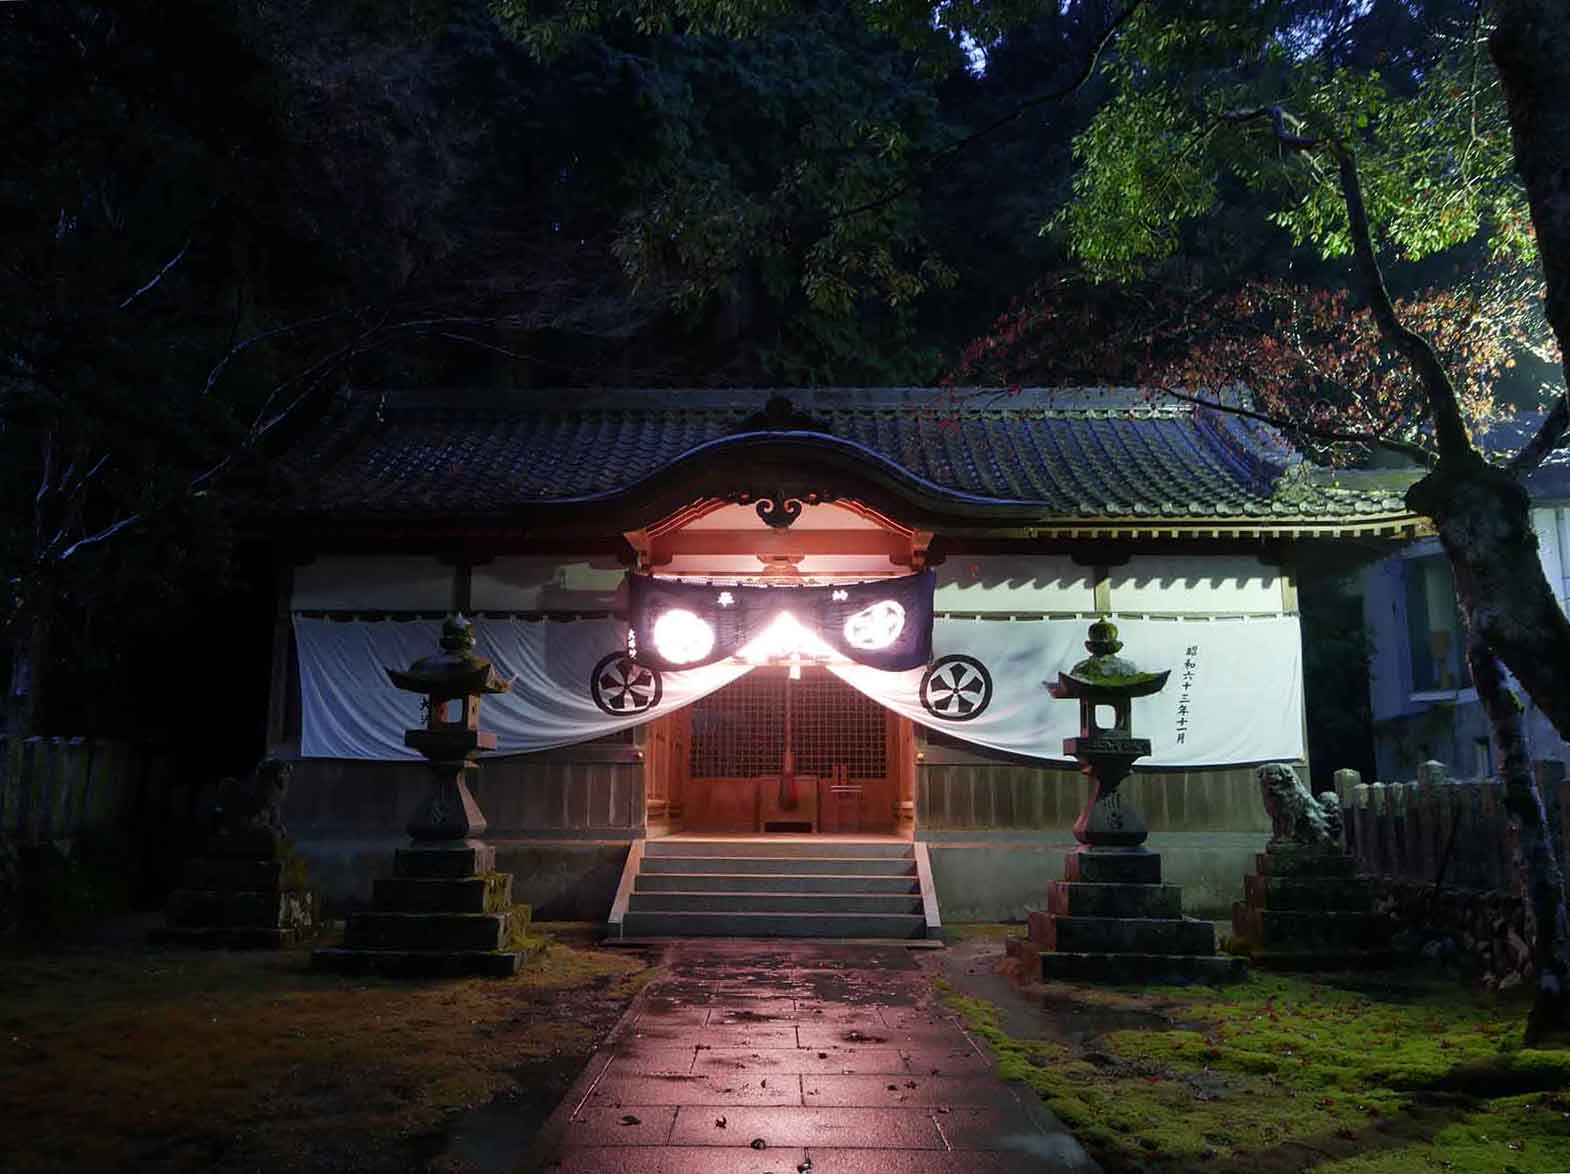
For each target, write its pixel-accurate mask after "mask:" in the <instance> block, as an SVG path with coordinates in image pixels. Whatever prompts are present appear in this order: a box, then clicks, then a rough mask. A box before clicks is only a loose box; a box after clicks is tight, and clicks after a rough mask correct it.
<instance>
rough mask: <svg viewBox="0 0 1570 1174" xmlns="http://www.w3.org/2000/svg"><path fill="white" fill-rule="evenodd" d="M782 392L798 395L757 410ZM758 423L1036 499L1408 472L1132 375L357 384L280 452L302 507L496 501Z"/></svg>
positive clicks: (1378, 507)
mask: <svg viewBox="0 0 1570 1174" xmlns="http://www.w3.org/2000/svg"><path fill="white" fill-rule="evenodd" d="M780 396H784V397H787V398H788V399H789V401H790V407H791V408H792V409H793V410H794V413H795V415H793V416H781V415H778V414H776V415H773V416H766V415H764V414H763V409H764V407H765V404H766V403H767V402H768V401H769V400H770V399H771V398H776V399H777V397H780ZM779 406H780V405H779V404H778V403H777V402H776V404H775V407H776V408H777V407H779ZM768 440H776V441H782V442H789V443H799V444H803V445H809V446H816V447H819V448H827V449H833V450H839V451H841V452H843V453H846V454H850V455H851V456H853V457H854V458H855V459H856V461H857V462H859V463H864V464H865V465H866V466H867V467H869V468H876V469H878V470H879V471H880V473H881V474H882V475H884V476H885V477H886V478H891V479H892V480H893V481H895V482H896V483H898V482H904V483H906V484H908V485H911V486H914V487H917V488H919V489H920V490H921V492H923V493H924V494H926V495H927V497H928V498H929V499H931V498H934V497H935V498H939V499H946V500H952V501H954V502H958V503H963V504H965V505H966V506H969V507H978V506H979V507H983V508H984V507H985V506H987V505H989V504H995V505H997V506H1000V507H1005V506H1006V507H1011V508H1014V509H1015V510H1016V511H1017V509H1018V508H1019V507H1030V508H1031V512H1032V513H1033V514H1037V515H1039V516H1040V517H1042V518H1044V519H1046V518H1057V519H1096V518H1108V519H1113V518H1116V519H1129V520H1132V519H1161V518H1201V519H1217V520H1219V519H1224V518H1231V519H1239V520H1254V519H1268V518H1283V517H1289V516H1290V517H1295V518H1310V519H1324V520H1326V521H1334V520H1337V519H1345V520H1353V521H1355V520H1360V519H1369V518H1373V517H1376V516H1380V515H1384V516H1391V515H1402V514H1404V507H1403V506H1402V503H1401V492H1402V489H1403V488H1404V483H1403V484H1395V483H1394V482H1392V481H1391V480H1390V478H1389V477H1385V478H1376V479H1368V478H1363V477H1360V476H1359V475H1357V474H1349V473H1340V474H1336V475H1334V476H1331V475H1328V474H1327V473H1326V472H1325V471H1324V470H1316V469H1312V468H1311V467H1310V466H1308V465H1307V464H1306V463H1305V462H1304V461H1303V459H1302V457H1301V456H1300V455H1299V454H1298V453H1297V452H1296V451H1295V450H1294V449H1293V448H1292V447H1291V445H1290V444H1288V443H1287V441H1286V440H1285V438H1284V437H1283V436H1282V435H1281V434H1280V433H1279V432H1277V431H1276V430H1275V429H1273V428H1271V427H1269V426H1268V425H1265V424H1261V423H1258V422H1256V421H1253V420H1250V419H1246V418H1243V417H1240V416H1238V415H1235V414H1231V413H1222V412H1218V411H1215V410H1207V409H1196V408H1195V407H1193V406H1192V405H1190V404H1187V403H1183V402H1177V401H1170V400H1169V401H1168V402H1166V403H1158V402H1152V401H1150V400H1147V398H1146V397H1145V396H1144V395H1142V394H1141V393H1140V392H1138V391H1135V390H1131V389H1107V388H1102V389H1069V390H1064V389H1025V390H1024V391H1021V392H1018V393H1015V394H1006V393H1000V392H997V391H993V390H986V391H976V392H973V393H972V392H960V393H948V392H944V393H940V392H937V391H934V390H932V389H927V388H909V389H907V388H892V389H888V388H886V389H862V388H815V389H772V390H757V391H748V390H733V391H647V392H636V391H618V392H595V391H561V392H554V393H542V392H535V391H531V392H494V391H492V392H473V391H461V392H420V393H393V392H387V393H380V392H365V391H361V392H358V393H356V394H355V395H354V396H353V397H352V398H351V399H350V401H349V402H348V403H347V404H346V405H345V406H343V407H342V409H341V410H340V411H339V412H338V413H337V414H336V416H335V418H334V419H333V421H331V422H330V424H329V425H328V426H327V427H325V428H324V429H323V430H322V431H320V432H318V433H317V434H316V435H314V436H312V437H309V438H307V440H306V441H305V442H304V443H303V444H301V445H299V446H297V447H296V448H295V449H294V450H293V451H292V452H291V453H290V454H289V455H288V457H287V458H286V461H285V463H286V465H288V466H289V467H290V468H292V470H293V472H294V476H295V479H296V480H297V482H298V483H299V486H300V496H299V498H298V499H297V501H296V508H298V509H301V510H304V511H309V512H322V513H327V514H334V515H357V516H380V517H390V516H407V517H416V516H418V517H427V518H429V517H434V516H438V515H444V514H445V515H453V514H466V515H469V516H476V515H491V516H501V515H504V514H506V513H507V512H508V511H509V510H515V509H518V508H520V507H524V506H529V505H536V504H540V503H557V504H567V503H570V502H573V501H601V500H606V499H609V498H614V497H616V496H618V495H621V494H625V493H628V492H629V491H635V490H636V488H637V486H638V485H639V484H640V483H641V482H644V481H646V480H648V479H651V478H655V477H657V476H658V475H659V474H660V472H661V470H662V469H665V468H666V467H668V466H670V465H672V464H673V463H675V462H677V461H679V460H693V459H699V460H706V459H709V458H710V457H712V458H716V459H717V458H719V457H721V456H722V455H723V454H724V453H725V452H726V451H727V450H728V449H730V448H731V446H734V445H738V444H742V443H754V444H755V443H758V442H760V441H768ZM1408 479H1410V478H1408Z"/></svg>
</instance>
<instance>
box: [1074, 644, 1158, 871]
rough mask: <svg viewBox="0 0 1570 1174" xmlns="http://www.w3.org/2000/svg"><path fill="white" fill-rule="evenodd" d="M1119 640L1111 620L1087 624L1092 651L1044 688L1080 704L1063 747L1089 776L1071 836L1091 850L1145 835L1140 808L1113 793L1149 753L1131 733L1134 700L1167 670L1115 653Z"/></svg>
mask: <svg viewBox="0 0 1570 1174" xmlns="http://www.w3.org/2000/svg"><path fill="white" fill-rule="evenodd" d="M1122 647H1123V642H1122V641H1121V640H1119V639H1118V630H1117V626H1116V625H1115V624H1112V623H1109V622H1108V621H1106V620H1098V621H1097V622H1096V623H1094V624H1091V625H1090V639H1089V640H1087V641H1085V650H1086V651H1087V652H1089V653H1090V654H1091V655H1090V656H1088V657H1087V658H1086V659H1084V660H1082V661H1080V662H1079V663H1078V664H1076V665H1075V666H1074V667H1073V668H1071V669H1069V671H1068V672H1066V673H1059V674H1058V679H1057V683H1056V684H1051V685H1048V686H1047V692H1049V693H1051V694H1052V696H1054V697H1056V698H1058V699H1059V700H1065V699H1068V698H1074V699H1076V700H1077V701H1078V702H1079V736H1078V737H1076V738H1065V739H1063V750H1064V752H1065V753H1067V754H1069V755H1070V756H1071V757H1072V758H1073V759H1074V760H1075V761H1076V762H1078V763H1079V769H1080V773H1082V774H1083V775H1084V776H1085V777H1086V778H1087V779H1089V780H1090V796H1089V798H1088V799H1087V800H1086V802H1085V809H1084V811H1082V812H1080V816H1079V819H1078V821H1077V822H1076V823H1075V824H1074V838H1075V839H1076V840H1078V841H1079V842H1080V843H1081V844H1084V845H1086V846H1087V847H1090V848H1093V849H1094V848H1138V847H1139V846H1140V845H1141V844H1143V843H1144V842H1145V837H1146V835H1147V834H1148V833H1147V831H1146V829H1145V821H1144V820H1143V819H1142V818H1141V817H1140V814H1139V811H1138V809H1137V808H1135V807H1134V806H1133V805H1131V804H1126V803H1124V802H1123V801H1122V799H1121V798H1119V796H1118V784H1119V783H1121V782H1122V781H1123V780H1124V779H1126V778H1128V775H1129V772H1130V771H1131V770H1132V769H1133V767H1134V760H1135V759H1136V758H1143V757H1144V756H1145V755H1147V754H1149V753H1150V739H1148V738H1136V737H1134V732H1133V718H1132V711H1133V708H1134V698H1136V697H1145V696H1148V695H1149V694H1151V693H1159V692H1161V690H1162V689H1163V688H1164V687H1165V686H1166V683H1167V678H1168V677H1169V676H1171V674H1172V670H1171V669H1167V670H1165V671H1163V672H1159V673H1142V672H1140V671H1139V670H1138V669H1136V668H1135V667H1134V665H1133V664H1131V663H1130V662H1129V661H1126V660H1124V659H1123V658H1122V657H1120V656H1118V655H1117V654H1118V652H1119V651H1120V650H1121V649H1122ZM1108 708H1110V709H1111V710H1112V723H1111V724H1110V725H1106V726H1103V725H1102V724H1101V721H1100V718H1099V717H1098V711H1101V710H1105V709H1108Z"/></svg>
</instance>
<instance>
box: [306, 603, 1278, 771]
mask: <svg viewBox="0 0 1570 1174" xmlns="http://www.w3.org/2000/svg"><path fill="white" fill-rule="evenodd" d="M1117 623H1118V630H1119V634H1120V637H1121V638H1122V640H1123V641H1124V645H1125V646H1124V649H1123V655H1124V656H1126V657H1128V658H1129V659H1131V660H1133V661H1135V663H1137V664H1138V665H1139V666H1140V667H1141V668H1143V669H1146V670H1150V671H1156V670H1160V669H1171V670H1172V676H1171V679H1170V680H1169V681H1168V683H1167V686H1166V688H1165V689H1164V690H1162V691H1161V692H1160V693H1158V694H1155V695H1154V696H1151V697H1144V698H1140V699H1139V700H1137V701H1135V702H1134V733H1135V734H1136V735H1137V736H1139V737H1144V738H1149V739H1150V741H1151V744H1152V751H1151V755H1150V757H1149V758H1147V759H1143V760H1142V764H1143V765H1149V766H1167V767H1191V766H1222V765H1229V764H1242V763H1253V762H1266V761H1276V760H1282V759H1286V760H1291V759H1300V758H1302V757H1303V751H1304V747H1303V724H1302V712H1303V675H1302V642H1301V638H1300V635H1299V631H1298V622H1297V618H1296V617H1295V616H1279V617H1266V618H1261V619H1250V620H1212V621H1208V622H1194V621H1182V622H1179V621H1171V622H1162V621H1157V620H1118V621H1117ZM1088 628H1089V622H1088V621H1087V620H1083V619H1076V620H1001V619H1000V620H947V619H939V620H937V621H935V622H934V624H933V652H934V661H933V666H932V668H931V669H929V670H922V669H912V670H910V671H909V672H903V673H890V672H882V671H880V670H878V669H872V668H866V667H864V666H861V665H843V666H836V667H835V668H834V669H833V671H834V672H835V673H836V674H837V675H838V676H839V677H840V678H841V679H842V680H844V681H846V682H847V683H849V684H850V685H852V686H854V687H855V688H857V689H859V690H861V692H863V693H865V694H867V696H869V697H871V698H873V699H874V700H875V701H877V702H878V703H880V704H882V705H885V706H887V707H888V708H890V709H892V710H894V711H896V712H897V713H901V714H904V715H905V716H906V717H909V718H911V719H912V720H914V721H917V722H920V723H922V724H923V725H926V726H929V727H931V728H933V729H936V730H942V731H943V732H944V733H947V734H950V735H952V736H954V737H956V738H960V739H963V740H965V741H967V742H973V743H976V744H977V745H980V746H986V747H990V748H992V749H994V750H1004V751H1010V752H1013V753H1015V754H1023V755H1028V756H1030V757H1033V758H1038V759H1044V760H1049V761H1055V762H1062V761H1065V758H1064V754H1063V739H1064V738H1066V737H1072V736H1073V735H1074V734H1075V733H1077V732H1078V729H1079V706H1078V703H1077V702H1073V701H1055V700H1053V699H1052V697H1051V696H1050V695H1049V694H1048V693H1047V691H1046V689H1045V688H1044V687H1043V685H1044V683H1045V682H1046V681H1049V680H1056V679H1057V674H1058V673H1059V671H1062V670H1065V669H1067V668H1069V667H1071V666H1072V665H1074V664H1075V663H1076V662H1078V661H1079V660H1082V659H1083V658H1084V657H1086V656H1087V655H1089V654H1088V653H1087V652H1086V651H1085V648H1084V641H1085V637H1086V632H1087V629H1088ZM475 629H476V635H477V642H478V648H479V651H480V652H481V653H482V654H483V655H485V656H488V657H490V658H491V660H492V662H494V664H495V666H496V670H497V672H499V673H500V674H501V675H502V676H503V677H512V678H514V681H513V687H512V692H510V693H504V694H501V695H499V696H495V697H487V698H486V699H485V701H484V703H483V706H482V708H481V714H480V724H481V727H482V728H483V729H486V730H489V731H491V732H493V733H495V734H496V735H497V740H498V750H497V753H498V754H519V753H524V752H527V751H531V750H546V749H549V748H551V747H554V746H567V745H571V744H573V743H575V742H584V741H587V740H589V739H591V738H597V737H600V736H601V735H603V734H609V733H612V732H614V731H617V730H623V729H626V728H627V727H629V726H634V725H637V724H639V723H640V722H644V721H647V720H649V719H650V718H654V717H658V716H659V715H660V714H662V713H669V712H671V711H673V710H676V709H679V708H681V707H682V706H684V705H688V704H690V703H692V702H694V701H696V700H697V699H698V698H700V697H703V696H705V695H707V694H709V693H712V692H713V691H714V690H715V689H718V688H720V687H721V686H723V685H727V684H729V683H730V682H731V681H734V680H736V679H737V678H738V677H740V676H742V675H743V674H745V673H746V672H747V671H748V669H749V666H747V665H739V664H731V663H728V662H721V663H718V664H713V665H709V666H707V667H705V668H701V669H692V670H688V671H685V672H668V673H661V674H650V675H647V676H643V675H641V674H640V672H639V670H636V669H635V668H632V669H629V667H628V666H627V665H626V664H625V662H624V660H623V659H622V656H621V653H622V652H623V650H624V648H625V641H626V625H625V624H624V623H622V622H620V621H617V620H574V621H565V622H558V621H554V620H533V621H530V620H479V621H477V623H476V625H475ZM294 630H295V642H296V646H297V648H298V650H299V659H300V699H301V709H302V714H301V717H302V731H301V733H302V739H301V752H302V754H303V755H304V756H305V757H307V758H380V759H389V758H402V759H409V758H417V757H418V756H417V755H416V754H414V753H413V752H412V751H410V750H407V749H406V748H405V747H404V745H403V732H404V730H405V729H407V728H409V727H410V726H414V725H418V724H419V722H420V700H419V698H418V697H416V696H415V695H414V694H411V693H405V692H403V691H402V690H399V689H395V688H394V687H393V686H392V684H391V682H389V681H388V680H387V674H386V671H385V670H386V669H387V668H390V667H396V668H406V667H408V665H409V664H410V663H411V662H412V661H414V660H415V659H416V658H418V657H421V656H427V655H430V654H431V653H433V652H435V651H436V650H437V638H438V637H439V635H440V633H441V624H440V623H438V622H436V621H430V620H421V621H409V622H396V621H391V620H386V621H380V622H364V621H352V622H338V621H335V620H326V619H307V618H305V617H302V616H296V617H295V621H294ZM1191 650H1192V651H1191ZM924 678H925V679H926V680H927V688H926V690H925V693H924V692H923V689H922V682H923V679H924ZM655 680H658V696H657V699H655V687H654V681H655ZM924 697H925V703H924V700H923V698H924ZM597 698H598V699H597ZM651 701H652V704H651ZM983 701H984V702H985V704H983ZM929 706H930V708H929Z"/></svg>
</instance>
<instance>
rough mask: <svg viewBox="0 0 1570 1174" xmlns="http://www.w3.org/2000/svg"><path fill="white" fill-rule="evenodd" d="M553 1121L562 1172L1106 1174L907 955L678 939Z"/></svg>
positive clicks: (553, 1158) (550, 1150)
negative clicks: (996, 1067)
mask: <svg viewBox="0 0 1570 1174" xmlns="http://www.w3.org/2000/svg"><path fill="white" fill-rule="evenodd" d="M661 949H662V954H663V956H662V958H661V959H659V961H660V964H661V966H662V967H663V970H664V973H663V974H662V976H661V977H660V978H659V979H657V980H656V981H655V982H653V983H651V984H650V985H649V987H647V988H646V989H645V991H644V992H643V994H642V995H641V996H640V997H639V998H638V999H637V1000H636V1001H635V1002H634V1003H633V1005H632V1006H631V1007H630V1008H629V1009H628V1012H627V1015H626V1017H624V1018H623V1020H622V1021H621V1023H620V1024H618V1025H617V1027H616V1029H615V1030H614V1031H613V1032H612V1034H611V1036H610V1038H609V1039H607V1041H606V1043H605V1045H604V1047H602V1048H601V1049H600V1051H599V1052H597V1053H596V1054H595V1056H594V1058H593V1059H592V1060H591V1061H590V1062H589V1065H588V1066H587V1068H586V1069H585V1070H584V1072H583V1074H582V1076H581V1077H580V1078H579V1080H578V1082H577V1084H576V1085H575V1086H574V1088H573V1089H572V1091H571V1092H570V1093H569V1094H568V1095H567V1097H566V1098H565V1100H564V1101H563V1102H562V1104H561V1106H560V1107H559V1108H558V1109H557V1110H556V1112H555V1113H554V1114H553V1116H552V1117H551V1119H550V1121H549V1122H547V1124H546V1127H545V1129H544V1130H543V1131H542V1133H541V1136H540V1140H539V1142H538V1143H537V1144H536V1147H535V1151H534V1154H533V1157H532V1162H531V1167H532V1168H534V1169H538V1170H543V1171H548V1172H550V1174H601V1172H608V1171H614V1172H615V1174H940V1172H948V1171H964V1172H965V1174H1021V1172H1024V1171H1030V1172H1031V1174H1050V1172H1054V1171H1074V1172H1080V1171H1094V1170H1096V1166H1095V1164H1094V1163H1093V1162H1091V1160H1090V1159H1089V1158H1088V1157H1087V1156H1086V1154H1085V1152H1084V1150H1083V1149H1081V1148H1080V1146H1079V1144H1078V1143H1077V1142H1076V1141H1075V1140H1074V1139H1073V1137H1072V1136H1071V1135H1070V1134H1069V1133H1068V1132H1067V1131H1066V1130H1065V1129H1064V1128H1063V1126H1062V1124H1061V1123H1059V1122H1058V1121H1057V1120H1056V1118H1054V1117H1053V1116H1052V1115H1051V1114H1050V1113H1049V1112H1047V1110H1046V1109H1045V1108H1044V1107H1043V1106H1042V1105H1041V1104H1040V1101H1039V1099H1038V1098H1037V1097H1036V1095H1035V1094H1034V1093H1033V1092H1032V1091H1031V1090H1030V1089H1028V1088H1021V1087H1018V1086H1014V1085H1009V1084H1005V1083H1004V1082H1002V1081H1000V1080H999V1079H998V1078H997V1077H996V1076H995V1075H994V1074H993V1067H992V1063H991V1060H990V1058H989V1057H988V1056H987V1055H986V1054H985V1051H984V1049H983V1048H982V1047H981V1046H980V1045H979V1043H978V1041H975V1040H972V1039H971V1038H970V1037H969V1036H968V1035H967V1034H966V1033H965V1032H964V1031H963V1030H962V1029H961V1027H960V1025H959V1024H958V1022H956V1021H955V1020H954V1019H953V1018H951V1017H950V1016H949V1015H948V1014H947V1013H946V1012H945V1010H944V1009H943V1008H942V1006H941V1005H940V1004H938V1003H937V1002H936V1000H935V997H934V995H933V993H932V990H931V984H930V980H929V977H928V975H927V974H926V973H925V972H924V971H923V970H922V969H921V968H920V966H918V965H917V962H916V961H915V959H914V957H913V956H912V953H911V951H909V950H908V949H906V948H905V947H903V946H883V945H852V944H839V943H823V942H812V941H777V940H775V941H750V942H744V941H734V940H723V941H681V942H673V943H671V944H670V945H668V946H664V947H661Z"/></svg>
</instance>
